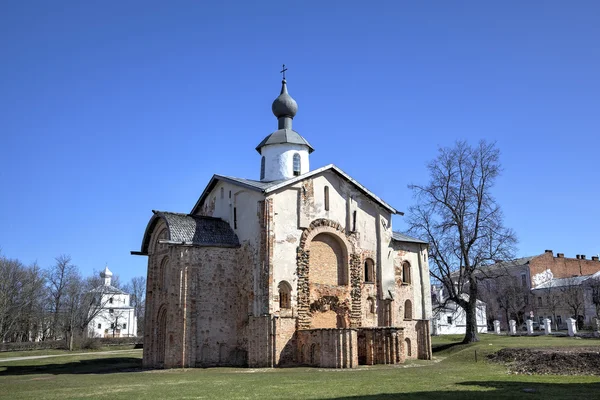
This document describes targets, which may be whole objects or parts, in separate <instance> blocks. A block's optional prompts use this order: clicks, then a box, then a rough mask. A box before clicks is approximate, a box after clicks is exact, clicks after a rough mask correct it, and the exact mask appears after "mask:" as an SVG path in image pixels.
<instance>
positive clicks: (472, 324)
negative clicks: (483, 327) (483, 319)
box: [462, 279, 479, 343]
mask: <svg viewBox="0 0 600 400" xmlns="http://www.w3.org/2000/svg"><path fill="white" fill-rule="evenodd" d="M466 304H467V307H466V309H465V316H466V319H467V327H466V331H465V338H464V339H463V341H462V342H463V343H473V342H479V337H477V282H475V281H474V280H473V279H472V280H471V285H469V301H468V302H466Z"/></svg>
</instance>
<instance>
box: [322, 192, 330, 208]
mask: <svg viewBox="0 0 600 400" xmlns="http://www.w3.org/2000/svg"><path fill="white" fill-rule="evenodd" d="M323 191H324V200H325V211H329V186H325V189H323Z"/></svg>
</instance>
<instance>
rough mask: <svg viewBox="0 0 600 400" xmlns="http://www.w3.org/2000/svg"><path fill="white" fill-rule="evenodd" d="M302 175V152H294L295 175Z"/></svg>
mask: <svg viewBox="0 0 600 400" xmlns="http://www.w3.org/2000/svg"><path fill="white" fill-rule="evenodd" d="M298 175H300V154H298V153H296V154H294V176H298Z"/></svg>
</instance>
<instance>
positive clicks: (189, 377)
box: [0, 335, 600, 400]
mask: <svg viewBox="0 0 600 400" xmlns="http://www.w3.org/2000/svg"><path fill="white" fill-rule="evenodd" d="M460 339H461V338H460V337H457V336H450V337H436V338H434V339H433V347H434V360H433V361H414V362H408V363H406V364H405V365H402V366H374V367H360V368H358V369H355V370H332V369H318V368H290V369H241V368H211V369H185V370H182V369H178V370H160V371H159V370H157V371H140V370H139V368H140V366H141V350H133V351H129V352H126V353H120V354H118V355H115V354H97V353H88V354H85V355H78V356H65V357H53V358H47V359H37V360H27V361H13V362H9V361H2V359H0V398H6V399H82V398H85V399H88V398H89V399H96V398H97V399H135V398H151V399H153V400H158V399H164V398H181V399H214V398H226V399H264V398H268V399H336V398H337V399H347V398H350V399H395V398H399V399H417V398H418V399H469V398H473V399H475V398H477V399H481V398H485V399H512V398H534V397H535V398H540V399H542V398H543V399H564V398H573V399H575V398H580V399H592V398H600V377H598V376H576V377H573V376H549V375H546V376H527V375H511V374H508V373H507V370H506V368H505V367H504V366H502V365H498V364H492V363H488V362H487V361H486V355H487V354H490V353H492V352H495V351H497V350H499V349H500V348H503V347H559V346H586V347H590V346H598V345H600V341H597V340H582V339H572V338H553V337H544V336H540V337H515V338H513V337H506V336H494V335H482V336H481V341H480V342H479V343H476V344H470V345H462V344H458V342H459V341H460ZM476 351H477V360H478V361H477V362H475V352H476ZM4 355H5V356H8V354H4ZM19 355H20V354H19ZM524 389H525V390H532V391H533V393H528V392H526V391H524ZM483 392H485V393H483Z"/></svg>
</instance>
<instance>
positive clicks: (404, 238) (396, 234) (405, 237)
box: [392, 232, 429, 244]
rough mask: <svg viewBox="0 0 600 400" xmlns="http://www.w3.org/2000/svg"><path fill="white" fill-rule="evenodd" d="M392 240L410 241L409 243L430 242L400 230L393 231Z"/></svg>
mask: <svg viewBox="0 0 600 400" xmlns="http://www.w3.org/2000/svg"><path fill="white" fill-rule="evenodd" d="M392 240H395V241H397V242H409V243H421V244H429V243H427V242H426V241H424V240H421V239H417V238H414V237H411V236H408V235H405V234H403V233H400V232H392Z"/></svg>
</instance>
